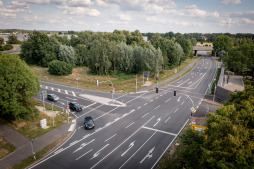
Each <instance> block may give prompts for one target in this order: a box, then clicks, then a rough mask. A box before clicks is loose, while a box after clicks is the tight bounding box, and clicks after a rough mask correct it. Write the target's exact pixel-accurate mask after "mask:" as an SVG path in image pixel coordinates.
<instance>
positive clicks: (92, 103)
mask: <svg viewBox="0 0 254 169" xmlns="http://www.w3.org/2000/svg"><path fill="white" fill-rule="evenodd" d="M96 103H97V102H94V103H92V104H90V105H88V106H85V107H83V109H86V108H88V107H90V106H92V105H94V104H96Z"/></svg>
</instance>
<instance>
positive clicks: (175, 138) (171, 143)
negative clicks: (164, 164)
mask: <svg viewBox="0 0 254 169" xmlns="http://www.w3.org/2000/svg"><path fill="white" fill-rule="evenodd" d="M188 121H189V119H188V120H187V121H186V122H185V124H184V125H183V127H182V128H181V130H180V131H179V132H178V133H177V135H176V137H175V138H174V139H173V140H172V141H171V143H170V144H169V145H168V147H167V148H166V149H165V150H164V152H163V153H162V154H161V156H160V157H159V158H158V160H157V161H156V162H155V163H154V165H153V166H152V167H151V168H154V167H155V166H156V164H157V163H158V162H159V161H160V159H161V158H162V156H163V155H164V154H165V153H166V151H167V150H168V149H169V147H170V146H171V144H172V143H173V142H174V141H175V139H176V138H177V136H178V135H179V134H180V132H181V131H182V130H183V128H184V127H185V126H186V124H187V123H188Z"/></svg>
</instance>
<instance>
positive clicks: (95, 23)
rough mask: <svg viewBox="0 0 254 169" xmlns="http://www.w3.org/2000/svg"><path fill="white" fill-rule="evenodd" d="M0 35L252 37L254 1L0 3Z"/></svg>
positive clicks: (7, 0)
mask: <svg viewBox="0 0 254 169" xmlns="http://www.w3.org/2000/svg"><path fill="white" fill-rule="evenodd" d="M0 29H25V30H48V31H71V30H72V31H85V30H91V31H93V32H113V31H114V30H116V29H117V30H129V31H135V30H139V31H140V32H142V33H146V32H153V33H157V32H158V33H166V32H170V31H172V32H174V33H177V32H179V33H194V32H198V33H226V32H228V33H254V0H0Z"/></svg>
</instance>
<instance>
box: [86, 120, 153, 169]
mask: <svg viewBox="0 0 254 169" xmlns="http://www.w3.org/2000/svg"><path fill="white" fill-rule="evenodd" d="M154 117H155V116H153V117H152V118H151V119H150V120H148V121H147V122H146V123H145V124H144V125H143V126H145V125H146V124H147V123H149V122H150V121H151V120H152V119H153V118H154ZM143 126H141V127H140V128H139V129H138V130H137V131H135V132H134V133H132V134H131V135H130V136H129V137H128V138H127V139H125V140H124V141H123V142H122V143H121V144H119V145H118V146H117V147H116V148H114V149H113V150H112V151H111V152H110V153H108V154H107V155H106V156H105V157H103V158H102V159H101V160H100V161H98V162H97V163H96V164H95V165H94V166H92V167H91V168H90V169H93V168H94V167H96V166H97V165H98V164H99V163H100V162H102V161H103V160H104V159H105V158H107V157H108V156H109V155H111V154H112V153H113V152H114V151H115V150H117V149H118V148H119V147H120V146H122V145H123V144H124V143H125V142H126V141H128V140H129V139H130V138H131V137H132V136H133V135H135V134H136V133H137V132H138V131H139V130H140V129H142V127H143Z"/></svg>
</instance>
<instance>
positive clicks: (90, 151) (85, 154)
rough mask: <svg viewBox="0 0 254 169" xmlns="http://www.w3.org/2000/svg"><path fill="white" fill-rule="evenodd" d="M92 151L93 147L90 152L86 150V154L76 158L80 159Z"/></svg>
mask: <svg viewBox="0 0 254 169" xmlns="http://www.w3.org/2000/svg"><path fill="white" fill-rule="evenodd" d="M91 151H93V149H91V150H89V151H88V152H86V153H85V154H83V155H82V156H80V157H79V158H77V159H76V160H79V159H80V158H81V157H83V156H85V155H87V154H88V153H90V152H91Z"/></svg>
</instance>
